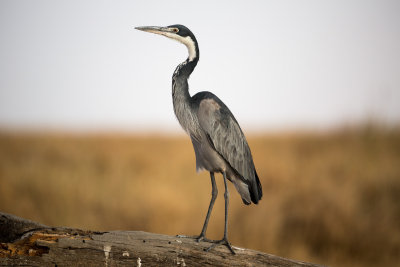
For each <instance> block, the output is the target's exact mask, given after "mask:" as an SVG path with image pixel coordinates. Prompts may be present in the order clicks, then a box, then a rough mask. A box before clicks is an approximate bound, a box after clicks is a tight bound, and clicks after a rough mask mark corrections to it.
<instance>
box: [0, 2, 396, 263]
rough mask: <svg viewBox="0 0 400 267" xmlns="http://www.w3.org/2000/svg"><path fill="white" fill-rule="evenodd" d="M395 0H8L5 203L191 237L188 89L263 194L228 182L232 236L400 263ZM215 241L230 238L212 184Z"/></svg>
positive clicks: (322, 256) (59, 218) (195, 225)
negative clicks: (254, 196)
mask: <svg viewBox="0 0 400 267" xmlns="http://www.w3.org/2000/svg"><path fill="white" fill-rule="evenodd" d="M398 14H400V2H398V1H395V0H393V1H389V0H385V1H361V0H360V1H357V0H354V1H317V0H315V1H311V0H308V1H301V2H300V1H250V2H249V1H218V2H215V1H201V2H194V1H193V2H192V1H146V2H144V3H142V2H139V1H50V0H48V1H44V0H39V1H7V0H5V1H1V2H0V211H2V212H8V213H12V214H15V215H18V216H21V217H24V218H28V219H31V220H35V221H38V222H41V223H44V224H47V225H60V226H68V227H78V228H86V229H92V230H117V229H121V230H143V231H150V232H155V233H163V234H170V235H175V234H192V235H194V234H198V233H199V232H200V230H201V227H202V224H203V220H204V217H205V214H206V211H207V207H208V204H209V200H210V195H211V185H210V181H209V175H208V174H207V173H205V172H203V173H199V174H196V172H195V157H194V153H193V149H192V145H191V142H190V139H189V138H188V137H187V136H185V134H184V132H183V130H181V128H180V126H179V124H178V122H177V121H176V119H175V116H174V114H173V109H172V100H171V76H172V73H173V71H174V69H175V67H176V65H178V64H179V63H180V62H181V61H183V60H185V59H186V56H187V51H186V48H185V47H184V46H182V45H180V44H178V43H176V42H172V41H170V40H168V39H167V38H164V37H160V36H156V35H151V34H145V33H143V32H139V31H136V30H134V27H135V26H145V25H158V26H166V25H171V24H176V23H179V24H184V25H186V26H188V27H189V28H190V29H191V30H192V31H193V32H194V34H195V35H196V37H197V40H198V42H199V46H200V56H201V57H200V62H199V64H198V66H197V68H196V70H195V71H194V73H193V75H192V76H191V78H190V86H191V87H190V88H191V94H194V93H196V92H198V91H203V90H208V91H212V92H213V93H215V94H216V95H217V96H219V97H220V98H221V99H222V100H223V101H224V102H225V104H227V106H229V107H230V109H231V111H232V112H233V113H234V114H235V116H236V118H237V120H238V121H239V123H240V124H241V126H242V129H243V130H244V132H245V134H246V136H247V138H248V141H249V144H250V147H251V149H252V153H253V157H254V161H255V164H256V167H257V171H258V173H259V176H260V179H261V182H262V185H263V190H264V197H263V200H262V201H261V202H260V203H259V205H251V206H244V205H243V204H242V202H241V200H240V197H239V196H238V194H237V193H236V192H235V189H234V187H233V186H231V185H230V190H231V192H232V193H231V199H232V200H231V203H232V204H231V205H230V214H229V216H230V218H229V223H230V224H229V231H230V236H229V237H230V240H231V242H232V243H233V244H234V245H235V246H239V247H246V248H251V249H256V250H260V251H263V252H267V253H271V254H275V255H279V256H283V257H289V258H293V259H297V260H304V261H311V262H314V263H320V264H326V265H330V266H394V265H396V263H398V262H399V261H400V256H399V255H400V224H399V221H400V164H399V162H400V105H399V103H400V50H399V47H400V17H399V15H398ZM217 181H218V186H219V188H220V192H221V193H220V196H219V198H218V199H217V202H216V207H215V209H214V212H213V214H212V217H211V221H210V226H209V230H208V235H209V237H210V238H215V239H217V238H221V236H222V233H223V197H222V195H223V194H222V191H223V190H222V188H223V182H222V179H221V178H220V175H218V176H217Z"/></svg>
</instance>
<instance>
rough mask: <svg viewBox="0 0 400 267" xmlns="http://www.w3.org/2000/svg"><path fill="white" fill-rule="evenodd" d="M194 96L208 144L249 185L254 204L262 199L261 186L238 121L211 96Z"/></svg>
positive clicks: (205, 93) (219, 101)
mask: <svg viewBox="0 0 400 267" xmlns="http://www.w3.org/2000/svg"><path fill="white" fill-rule="evenodd" d="M195 97H197V100H198V101H197V103H199V106H198V112H197V115H198V120H199V124H200V126H201V127H202V129H203V130H204V131H205V132H206V134H207V138H208V139H209V141H210V144H211V145H212V146H213V147H214V148H215V150H216V151H217V152H218V153H219V154H220V155H221V156H222V157H223V158H224V159H225V160H226V161H227V162H228V163H229V164H230V166H231V167H232V168H233V170H234V171H235V172H237V174H239V177H240V178H241V179H242V180H243V181H244V182H245V183H246V184H248V185H249V189H250V191H253V192H252V193H253V196H254V199H255V201H254V202H255V203H257V202H258V200H259V199H261V196H262V190H261V184H260V182H259V180H258V176H257V173H256V171H255V167H254V163H253V158H252V155H251V152H250V148H249V145H248V143H247V141H246V137H245V136H244V134H243V132H242V130H241V128H240V126H239V124H238V122H237V121H236V119H235V117H234V116H233V114H232V113H231V112H230V110H229V109H228V107H227V106H226V105H225V104H224V103H223V102H222V101H221V100H219V98H218V97H216V96H215V95H213V94H212V93H209V92H202V93H199V94H196V95H195V96H194V98H195ZM254 194H255V195H254ZM252 198H253V197H252Z"/></svg>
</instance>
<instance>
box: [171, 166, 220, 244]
mask: <svg viewBox="0 0 400 267" xmlns="http://www.w3.org/2000/svg"><path fill="white" fill-rule="evenodd" d="M210 177H211V186H212V189H211V201H210V205H209V206H208V211H207V216H206V219H205V221H204V225H203V229H202V230H201V233H200V235H199V236H185V235H178V237H183V238H195V239H196V240H197V242H200V241H202V240H204V241H210V240H209V239H206V231H207V226H208V221H209V220H210V216H211V211H212V209H213V207H214V203H215V199H217V195H218V188H217V184H216V183H215V177H214V173H213V172H210Z"/></svg>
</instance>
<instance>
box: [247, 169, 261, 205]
mask: <svg viewBox="0 0 400 267" xmlns="http://www.w3.org/2000/svg"><path fill="white" fill-rule="evenodd" d="M254 176H255V180H254V181H252V183H250V184H249V191H250V197H251V201H252V202H253V203H254V204H258V201H259V200H261V198H262V195H263V193H262V186H261V183H260V179H258V174H257V171H256V170H254Z"/></svg>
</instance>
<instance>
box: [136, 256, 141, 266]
mask: <svg viewBox="0 0 400 267" xmlns="http://www.w3.org/2000/svg"><path fill="white" fill-rule="evenodd" d="M141 261H142V260H141V259H140V258H137V261H136V262H137V267H141V266H142V263H141Z"/></svg>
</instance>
